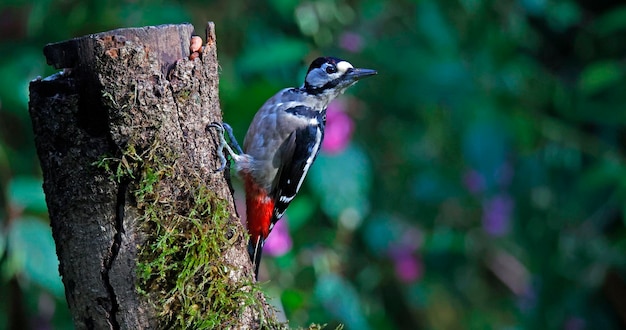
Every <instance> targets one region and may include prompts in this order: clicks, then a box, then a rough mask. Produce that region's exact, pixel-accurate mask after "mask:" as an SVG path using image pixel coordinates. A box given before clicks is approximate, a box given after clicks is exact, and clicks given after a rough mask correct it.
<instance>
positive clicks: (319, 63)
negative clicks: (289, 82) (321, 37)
mask: <svg viewBox="0 0 626 330" xmlns="http://www.w3.org/2000/svg"><path fill="white" fill-rule="evenodd" d="M341 61H343V60H342V59H340V58H336V57H331V56H326V57H318V58H316V59H315V60H314V61H313V62H311V65H309V70H307V73H309V72H311V70H313V69H318V68H321V67H322V65H324V63H331V64H335V65H337V63H339V62H341Z"/></svg>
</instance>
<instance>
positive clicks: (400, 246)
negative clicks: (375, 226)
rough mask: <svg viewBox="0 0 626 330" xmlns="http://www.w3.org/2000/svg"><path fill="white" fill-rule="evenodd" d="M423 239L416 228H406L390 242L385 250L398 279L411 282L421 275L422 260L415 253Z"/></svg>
mask: <svg viewBox="0 0 626 330" xmlns="http://www.w3.org/2000/svg"><path fill="white" fill-rule="evenodd" d="M423 240H424V238H423V236H422V233H421V232H420V231H419V230H418V229H416V228H407V229H406V230H405V231H404V233H403V234H402V236H401V237H400V239H398V240H397V241H396V242H395V243H392V244H391V246H390V247H389V249H388V250H387V253H388V255H389V257H390V258H391V260H392V261H393V263H394V269H395V272H396V276H397V277H398V279H399V280H400V281H402V282H404V283H411V282H414V281H416V280H418V279H419V278H421V277H422V273H423V267H422V262H421V260H420V258H419V257H417V256H416V255H415V254H416V251H417V250H418V249H419V247H420V246H421V245H422V243H423Z"/></svg>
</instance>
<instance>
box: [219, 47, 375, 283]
mask: <svg viewBox="0 0 626 330" xmlns="http://www.w3.org/2000/svg"><path fill="white" fill-rule="evenodd" d="M376 73H377V72H376V71H374V70H370V69H358V68H354V67H353V66H352V64H350V63H348V62H347V61H344V60H341V59H338V58H334V57H320V58H317V59H316V60H314V61H313V63H311V65H310V66H309V70H308V71H307V74H306V78H305V80H304V84H303V85H302V86H301V87H299V88H286V89H283V90H281V91H279V92H278V93H277V94H276V95H274V96H273V97H271V98H270V99H269V100H267V101H266V102H265V104H263V106H262V107H261V108H260V109H259V111H258V112H257V113H256V115H255V116H254V119H253V120H252V123H251V124H250V127H249V128H248V132H247V134H246V137H245V139H244V143H243V151H242V150H241V148H240V147H239V145H238V144H237V142H236V140H235V139H234V137H233V134H232V130H231V129H230V126H228V125H227V124H213V125H210V126H211V127H216V128H218V129H220V131H221V133H222V134H220V141H221V145H220V147H219V148H218V153H219V156H220V159H221V161H222V167H221V168H220V170H221V169H223V168H224V167H225V166H226V158H225V157H224V155H223V152H222V150H223V149H226V150H227V151H228V153H229V154H230V156H231V157H232V159H233V160H234V162H235V170H236V171H237V173H238V174H239V175H240V176H241V178H242V179H243V182H244V187H245V192H246V216H247V222H248V224H247V227H248V232H249V234H250V241H249V243H248V253H249V254H250V260H251V261H252V262H253V264H254V267H255V276H258V272H259V262H260V261H261V253H262V249H263V244H264V243H265V239H266V238H267V236H268V235H269V233H270V232H271V231H272V228H273V227H274V224H276V222H277V221H278V220H279V219H280V218H281V217H282V216H283V214H284V213H285V210H286V209H287V206H289V203H291V201H292V200H293V199H294V197H295V196H296V194H297V193H298V190H300V187H301V186H302V182H303V181H304V177H305V176H306V174H307V172H308V170H309V168H310V167H311V164H313V161H314V160H315V158H316V157H317V153H318V152H319V150H320V146H321V144H322V139H323V138H324V125H325V124H326V108H327V107H328V104H329V103H330V101H332V100H333V99H335V98H336V97H337V96H338V95H340V94H342V93H343V92H344V91H345V90H346V89H347V88H348V87H350V86H352V85H354V84H355V83H356V82H357V81H358V80H359V79H361V78H364V77H368V76H371V75H375V74H376ZM224 129H225V130H226V131H227V133H228V135H229V139H230V141H231V143H232V144H233V147H235V149H236V150H237V151H238V152H239V153H236V152H234V151H233V149H232V148H231V147H230V146H229V145H228V143H226V140H225V138H224V134H223V133H224Z"/></svg>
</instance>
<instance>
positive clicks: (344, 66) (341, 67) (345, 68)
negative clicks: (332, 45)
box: [337, 61, 354, 73]
mask: <svg viewBox="0 0 626 330" xmlns="http://www.w3.org/2000/svg"><path fill="white" fill-rule="evenodd" d="M352 68H354V67H353V66H352V64H350V63H348V62H346V61H341V62H339V63H337V71H338V72H341V73H345V72H346V71H348V69H352Z"/></svg>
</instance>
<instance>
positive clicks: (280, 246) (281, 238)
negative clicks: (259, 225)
mask: <svg viewBox="0 0 626 330" xmlns="http://www.w3.org/2000/svg"><path fill="white" fill-rule="evenodd" d="M291 246H292V241H291V236H290V235H289V229H288V228H287V217H283V218H282V219H281V220H279V221H278V222H277V223H276V225H275V226H274V229H273V230H272V232H271V233H270V235H269V236H268V237H267V240H266V241H265V245H263V252H264V253H267V254H268V255H271V256H274V257H280V256H282V255H284V254H285V253H287V252H289V250H291Z"/></svg>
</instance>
